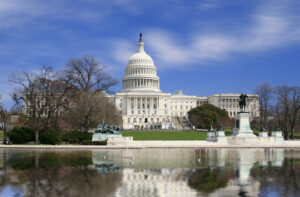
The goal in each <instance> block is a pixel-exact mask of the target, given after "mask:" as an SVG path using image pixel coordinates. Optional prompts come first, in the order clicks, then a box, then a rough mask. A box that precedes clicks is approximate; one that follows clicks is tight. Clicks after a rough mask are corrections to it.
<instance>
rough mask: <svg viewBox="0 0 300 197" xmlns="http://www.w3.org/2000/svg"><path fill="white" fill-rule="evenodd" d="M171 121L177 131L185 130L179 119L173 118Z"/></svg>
mask: <svg viewBox="0 0 300 197" xmlns="http://www.w3.org/2000/svg"><path fill="white" fill-rule="evenodd" d="M171 120H172V123H173V125H174V127H175V129H176V130H183V127H182V125H181V124H180V121H179V118H178V117H172V118H171Z"/></svg>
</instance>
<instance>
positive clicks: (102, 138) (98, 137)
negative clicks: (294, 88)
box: [92, 133, 122, 141]
mask: <svg viewBox="0 0 300 197" xmlns="http://www.w3.org/2000/svg"><path fill="white" fill-rule="evenodd" d="M114 137H122V134H108V133H107V134H106V133H94V134H93V138H92V141H105V140H107V139H108V138H114Z"/></svg>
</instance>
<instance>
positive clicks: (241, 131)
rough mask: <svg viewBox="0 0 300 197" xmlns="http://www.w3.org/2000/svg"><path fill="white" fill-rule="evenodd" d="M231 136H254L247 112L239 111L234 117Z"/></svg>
mask: <svg viewBox="0 0 300 197" xmlns="http://www.w3.org/2000/svg"><path fill="white" fill-rule="evenodd" d="M231 136H235V137H255V138H257V136H256V135H254V134H253V131H252V130H251V128H250V117H249V112H239V113H238V114H237V115H236V119H235V129H234V131H233V134H232V135H231Z"/></svg>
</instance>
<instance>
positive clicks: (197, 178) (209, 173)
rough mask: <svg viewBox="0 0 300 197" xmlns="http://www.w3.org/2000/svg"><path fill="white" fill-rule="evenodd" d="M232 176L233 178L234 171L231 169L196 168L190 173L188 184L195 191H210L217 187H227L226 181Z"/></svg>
mask: <svg viewBox="0 0 300 197" xmlns="http://www.w3.org/2000/svg"><path fill="white" fill-rule="evenodd" d="M232 178H234V171H233V170H232V169H227V168H214V169H209V168H205V169H197V170H196V171H195V172H193V173H192V174H191V175H190V177H189V179H188V184H189V186H190V187H192V188H193V189H196V190H197V191H200V192H203V193H212V192H214V191H216V190H217V189H220V188H225V187H227V185H228V181H229V180H230V179H232Z"/></svg>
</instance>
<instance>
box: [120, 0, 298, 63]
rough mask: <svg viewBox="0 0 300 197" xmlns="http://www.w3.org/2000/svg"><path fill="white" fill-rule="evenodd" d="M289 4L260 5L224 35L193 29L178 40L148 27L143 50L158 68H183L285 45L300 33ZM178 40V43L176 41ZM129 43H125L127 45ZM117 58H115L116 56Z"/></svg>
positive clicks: (124, 55)
mask: <svg viewBox="0 0 300 197" xmlns="http://www.w3.org/2000/svg"><path fill="white" fill-rule="evenodd" d="M290 8H291V5H290V4H284V5H282V4H280V3H278V4H275V3H274V2H273V1H272V2H271V1H268V4H265V5H261V7H259V9H257V10H256V11H255V12H254V13H253V14H252V15H251V18H250V21H252V22H251V23H249V24H240V27H239V28H238V31H236V30H235V31H233V32H232V33H231V34H228V32H227V33H226V34H224V33H223V32H222V29H220V30H218V31H213V32H205V33H203V32H199V31H198V32H197V30H195V31H194V32H195V33H194V35H192V37H191V38H190V39H189V40H187V41H186V40H184V42H183V41H181V40H182V39H180V36H179V35H176V34H175V33H171V32H168V31H166V30H163V29H148V31H147V32H146V33H145V41H146V42H145V49H146V50H147V48H148V51H149V50H150V51H151V55H152V56H154V57H156V59H157V62H156V63H157V66H159V67H166V68H168V67H172V68H174V67H178V68H184V67H186V66H187V64H194V63H197V64H200V65H201V64H202V65H204V64H205V63H207V62H209V61H223V60H224V59H226V58H230V57H231V56H232V55H233V54H238V53H256V52H261V51H268V50H272V49H274V48H276V47H282V46H285V45H288V44H297V43H298V41H299V40H300V39H299V34H300V20H299V19H300V17H299V16H298V15H297V14H295V13H292V12H291V13H289V12H288V11H289V10H290ZM180 41H181V42H180ZM128 45H129V44H128ZM119 50H120V51H118V53H119V54H122V61H124V60H128V58H129V56H130V55H131V54H132V52H131V53H130V51H132V50H128V48H127V47H126V46H125V45H123V46H122V47H121V48H119ZM118 59H119V58H118Z"/></svg>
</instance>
